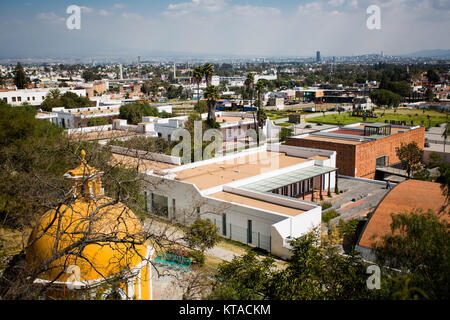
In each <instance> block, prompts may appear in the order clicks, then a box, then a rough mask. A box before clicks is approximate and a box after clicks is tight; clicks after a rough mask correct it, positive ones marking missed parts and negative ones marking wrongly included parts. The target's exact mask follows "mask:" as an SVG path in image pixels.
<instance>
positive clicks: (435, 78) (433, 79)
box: [427, 69, 441, 83]
mask: <svg viewBox="0 0 450 320" xmlns="http://www.w3.org/2000/svg"><path fill="white" fill-rule="evenodd" d="M427 79H428V81H429V82H430V83H437V82H439V81H440V80H441V77H440V76H439V74H438V73H437V72H436V71H435V70H433V69H429V70H428V71H427Z"/></svg>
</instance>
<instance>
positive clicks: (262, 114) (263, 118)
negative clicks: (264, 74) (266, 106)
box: [253, 80, 267, 145]
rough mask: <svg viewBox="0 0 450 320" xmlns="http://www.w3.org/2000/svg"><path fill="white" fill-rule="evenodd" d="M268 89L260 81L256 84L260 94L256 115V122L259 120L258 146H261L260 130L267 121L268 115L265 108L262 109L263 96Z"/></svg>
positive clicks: (257, 128)
mask: <svg viewBox="0 0 450 320" xmlns="http://www.w3.org/2000/svg"><path fill="white" fill-rule="evenodd" d="M265 90H266V88H265V86H264V83H263V82H262V81H260V80H258V82H257V83H256V92H257V93H258V111H257V114H256V120H257V124H258V125H257V126H256V139H257V144H258V145H259V142H260V141H259V140H260V137H259V129H260V128H262V127H263V126H264V122H265V121H266V119H267V115H266V113H265V112H264V110H263V108H262V102H263V96H264V92H265ZM254 116H255V113H253V117H254Z"/></svg>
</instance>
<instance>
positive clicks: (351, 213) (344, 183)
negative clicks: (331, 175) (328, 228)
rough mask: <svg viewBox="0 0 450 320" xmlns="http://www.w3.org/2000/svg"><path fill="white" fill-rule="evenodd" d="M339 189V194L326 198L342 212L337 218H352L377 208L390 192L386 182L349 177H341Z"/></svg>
mask: <svg viewBox="0 0 450 320" xmlns="http://www.w3.org/2000/svg"><path fill="white" fill-rule="evenodd" d="M339 190H340V192H341V194H340V195H339V196H337V197H336V196H335V197H333V198H332V199H330V200H325V201H327V202H330V203H331V204H332V205H333V208H334V209H335V210H336V211H337V212H338V213H339V214H340V217H337V218H335V219H336V220H339V219H340V218H341V219H343V220H350V219H352V218H356V217H359V216H364V215H366V214H367V213H369V212H370V211H371V210H372V209H374V208H376V206H377V205H378V204H379V203H380V201H381V200H382V199H383V197H384V196H385V195H386V194H387V193H388V192H389V190H387V189H386V185H384V184H377V183H373V182H367V181H359V180H353V179H347V178H339ZM332 221H333V220H332Z"/></svg>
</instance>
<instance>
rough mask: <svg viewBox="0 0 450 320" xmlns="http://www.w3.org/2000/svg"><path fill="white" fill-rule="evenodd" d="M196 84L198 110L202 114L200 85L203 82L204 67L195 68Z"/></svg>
mask: <svg viewBox="0 0 450 320" xmlns="http://www.w3.org/2000/svg"><path fill="white" fill-rule="evenodd" d="M192 76H193V77H194V80H195V82H196V83H197V109H198V112H200V83H201V82H202V80H203V68H202V66H197V67H195V68H194V73H193V75H192Z"/></svg>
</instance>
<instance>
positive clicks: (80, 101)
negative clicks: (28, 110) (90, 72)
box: [41, 89, 92, 111]
mask: <svg viewBox="0 0 450 320" xmlns="http://www.w3.org/2000/svg"><path fill="white" fill-rule="evenodd" d="M91 105H92V103H91V101H90V100H89V98H88V97H84V96H79V95H77V94H76V93H74V92H72V91H67V92H65V93H64V94H63V95H61V92H60V91H59V90H58V89H52V90H50V91H49V93H48V94H47V97H46V98H45V100H44V101H43V102H42V105H41V109H42V110H44V111H52V109H53V108H66V109H74V108H88V107H90V106H91Z"/></svg>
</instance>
